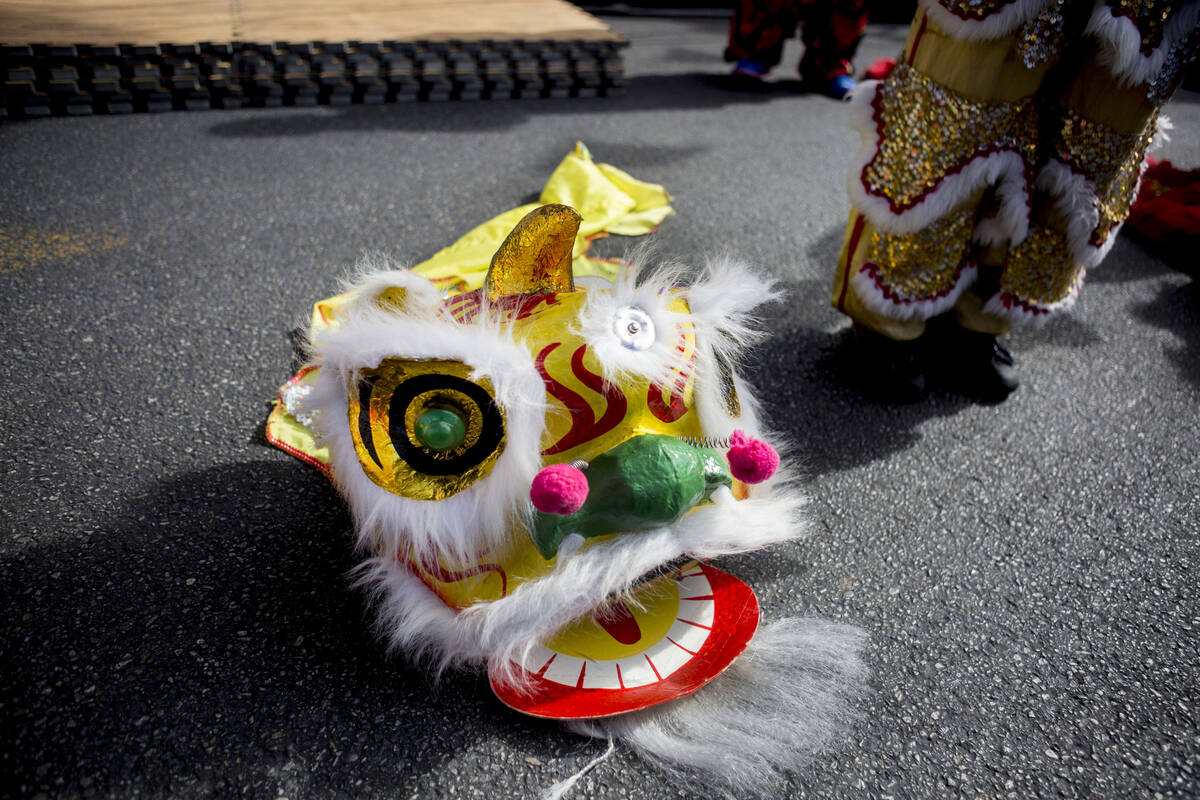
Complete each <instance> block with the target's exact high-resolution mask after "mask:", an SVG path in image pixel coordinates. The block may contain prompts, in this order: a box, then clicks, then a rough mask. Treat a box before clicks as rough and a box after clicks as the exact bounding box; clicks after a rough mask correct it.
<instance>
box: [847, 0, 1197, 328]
mask: <svg viewBox="0 0 1200 800" xmlns="http://www.w3.org/2000/svg"><path fill="white" fill-rule="evenodd" d="M1198 25H1200V2H1196V1H1195V0H1193V2H1179V1H1178V0H1176V2H1163V1H1162V0H1086V2H1080V1H1079V0H940V2H939V1H937V0H921V2H920V7H919V9H918V12H917V16H916V18H915V19H914V20H913V24H912V26H911V28H910V29H909V35H908V40H907V42H906V44H905V48H904V52H903V54H902V56H901V58H900V59H899V60H898V62H897V64H896V66H895V67H894V68H893V70H892V71H891V73H889V75H888V76H887V78H886V79H884V80H883V81H875V82H865V83H864V84H862V86H861V88H860V89H859V91H857V92H856V93H855V95H854V97H853V99H852V101H851V105H852V111H851V113H852V117H853V122H854V125H855V127H856V128H857V129H858V130H859V132H860V133H861V135H862V138H863V147H862V150H861V152H860V155H859V158H858V159H857V161H856V163H855V164H854V165H853V167H852V173H851V177H850V181H849V188H850V199H851V204H852V206H853V208H852V211H851V214H850V219H849V222H848V224H847V227H846V235H845V239H844V242H843V246H842V252H841V255H840V256H839V262H838V270H837V274H836V278H835V281H834V287H833V304H834V306H835V307H837V308H838V309H839V310H841V311H842V312H843V313H846V314H847V315H849V316H850V317H851V318H853V319H854V320H855V321H857V322H859V323H860V324H863V325H865V326H867V327H868V328H871V329H873V330H875V331H877V332H879V333H882V334H884V335H887V336H890V337H891V338H894V339H913V338H916V337H917V336H919V335H920V334H921V333H922V331H923V330H924V321H925V320H926V319H927V318H929V317H932V316H935V315H938V314H941V313H943V312H947V311H950V310H951V309H954V310H955V311H956V312H957V316H958V319H959V322H960V324H962V325H964V326H965V327H968V328H971V329H973V330H978V331H983V332H987V333H995V334H998V333H1003V332H1004V331H1005V330H1007V329H1008V328H1009V326H1010V325H1011V324H1012V323H1014V322H1023V321H1030V320H1038V319H1045V318H1046V317H1048V316H1049V315H1051V314H1052V313H1054V312H1056V311H1059V310H1062V309H1064V308H1066V307H1068V306H1070V305H1071V304H1072V302H1073V301H1074V299H1075V296H1076V294H1077V292H1078V291H1079V287H1080V285H1081V282H1082V280H1083V276H1084V273H1085V272H1086V270H1087V269H1088V268H1089V267H1092V266H1095V265H1096V264H1098V263H1099V262H1100V261H1101V259H1102V258H1103V257H1104V255H1105V253H1106V252H1107V251H1108V249H1109V248H1110V247H1111V246H1112V243H1113V240H1114V239H1115V237H1116V234H1117V231H1118V230H1119V228H1120V224H1121V222H1122V221H1123V220H1124V219H1125V217H1126V216H1127V215H1128V213H1129V207H1130V204H1131V202H1132V201H1133V198H1134V196H1135V194H1136V189H1137V183H1138V178H1139V175H1140V173H1141V169H1142V167H1143V164H1144V159H1145V154H1146V150H1147V148H1148V147H1149V145H1150V142H1151V140H1152V139H1153V137H1154V135H1155V133H1156V131H1157V129H1158V124H1159V114H1158V112H1159V109H1160V108H1161V106H1162V105H1163V104H1164V103H1165V102H1166V101H1167V100H1168V99H1169V98H1170V96H1171V94H1172V93H1173V92H1174V90H1175V88H1176V86H1177V85H1178V83H1179V81H1180V79H1181V77H1182V72H1183V68H1184V67H1185V66H1186V64H1187V63H1188V61H1189V60H1190V58H1192V57H1194V55H1195V53H1196V49H1197V44H1198V43H1200V31H1198Z"/></svg>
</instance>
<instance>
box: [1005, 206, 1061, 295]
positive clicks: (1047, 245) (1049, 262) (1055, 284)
mask: <svg viewBox="0 0 1200 800" xmlns="http://www.w3.org/2000/svg"><path fill="white" fill-rule="evenodd" d="M1079 269H1080V265H1079V264H1078V263H1076V261H1075V259H1074V258H1073V257H1072V256H1071V253H1070V248H1068V247H1067V243H1066V241H1065V234H1064V233H1063V232H1062V231H1059V230H1056V229H1054V228H1051V227H1047V226H1045V225H1041V224H1039V223H1036V222H1035V223H1031V224H1030V226H1029V234H1028V235H1027V236H1026V237H1025V240H1024V241H1022V242H1021V243H1020V244H1019V245H1017V246H1015V247H1013V248H1012V249H1011V250H1009V253H1008V261H1007V262H1005V265H1004V272H1003V273H1002V274H1001V275H1000V289H1001V290H1003V291H1007V292H1009V293H1011V294H1013V295H1015V296H1016V297H1017V298H1018V299H1020V300H1024V301H1026V302H1028V303H1032V304H1034V305H1039V306H1051V305H1053V304H1055V303H1058V302H1061V301H1063V300H1066V299H1067V298H1068V297H1070V296H1071V294H1072V292H1074V291H1075V287H1076V286H1077V285H1078V283H1079V277H1080V276H1079Z"/></svg>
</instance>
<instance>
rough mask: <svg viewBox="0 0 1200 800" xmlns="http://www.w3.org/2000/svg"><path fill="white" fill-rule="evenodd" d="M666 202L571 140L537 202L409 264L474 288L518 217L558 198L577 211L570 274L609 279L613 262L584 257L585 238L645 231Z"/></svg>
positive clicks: (667, 209) (660, 191) (449, 283)
mask: <svg viewBox="0 0 1200 800" xmlns="http://www.w3.org/2000/svg"><path fill="white" fill-rule="evenodd" d="M670 202H671V195H670V194H668V193H667V190H666V189H664V188H663V187H662V186H660V185H659V184H656V183H647V182H645V181H640V180H638V179H637V178H635V177H633V176H632V175H630V174H629V173H627V172H624V171H623V170H620V169H618V168H616V167H614V166H612V165H611V164H597V163H596V162H595V161H593V160H592V154H591V153H590V152H589V151H588V149H587V147H585V146H584V144H583V143H582V142H577V143H576V145H575V149H574V150H573V151H571V152H570V153H568V154H567V156H566V158H564V159H563V160H562V162H561V163H560V164H559V165H558V167H557V168H556V169H555V170H554V172H553V173H552V174H551V175H550V179H549V180H547V181H546V185H545V187H543V188H542V193H541V196H540V197H539V198H538V202H536V203H530V204H528V205H523V206H519V207H517V208H513V209H510V210H508V211H505V212H504V213H503V214H500V215H499V216H496V217H493V218H492V219H490V220H488V221H487V222H485V223H483V224H482V225H480V226H478V227H476V228H474V229H473V230H471V231H470V232H468V233H467V234H466V235H464V236H463V237H462V238H460V239H459V240H458V241H456V242H455V243H454V244H452V245H450V246H449V247H446V248H443V249H442V250H439V251H438V252H437V253H436V254H434V256H433V257H432V258H430V259H429V260H428V261H423V262H421V263H420V264H417V265H416V266H415V267H413V268H412V269H413V272H416V273H417V274H419V275H424V276H425V277H426V278H429V279H430V280H432V281H434V282H435V283H437V284H438V285H440V286H442V287H443V288H446V289H449V290H450V291H452V292H469V291H471V290H473V289H478V288H479V287H480V286H481V285H483V279H484V277H486V275H487V271H488V266H489V265H490V264H491V262H492V255H493V254H494V253H495V252H496V249H497V248H498V247H499V246H500V243H501V242H503V241H504V238H505V237H506V236H508V233H509V231H511V230H512V229H513V228H514V227H515V226H516V224H517V223H518V222H520V220H521V218H522V217H524V216H525V215H526V214H528V213H529V212H530V211H532V210H533V209H535V208H537V207H538V206H541V205H545V204H547V203H562V204H563V205H568V206H571V207H572V208H574V209H575V210H576V211H578V212H579V213H580V214H581V215H582V216H583V223H582V224H581V225H580V226H579V235H578V237H576V240H575V258H574V260H573V261H572V265H571V266H572V269H573V270H574V274H575V277H576V278H581V277H584V276H587V275H599V276H602V277H605V278H609V279H611V278H612V277H613V276H614V275H615V274H616V271H617V265H616V264H615V263H612V262H609V261H604V260H600V259H595V258H589V257H588V255H587V252H588V248H589V246H590V244H591V240H592V239H594V238H597V237H599V236H604V235H607V234H610V233H614V234H618V235H622V236H640V235H642V234H645V233H650V232H651V231H653V230H654V229H655V228H657V227H658V226H659V225H661V224H662V221H663V220H664V219H666V218H667V217H668V216H669V215H670V214H671V213H672V209H671V206H670Z"/></svg>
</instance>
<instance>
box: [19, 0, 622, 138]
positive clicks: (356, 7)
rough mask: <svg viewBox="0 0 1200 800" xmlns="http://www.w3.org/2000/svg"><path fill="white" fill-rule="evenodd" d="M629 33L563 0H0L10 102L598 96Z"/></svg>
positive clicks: (167, 104) (46, 107) (111, 108)
mask: <svg viewBox="0 0 1200 800" xmlns="http://www.w3.org/2000/svg"><path fill="white" fill-rule="evenodd" d="M625 44H626V42H625V41H624V40H623V39H622V38H621V37H620V36H618V35H617V34H615V33H614V32H613V31H612V30H611V29H609V28H608V26H606V25H604V23H602V22H601V21H600V20H598V19H596V18H595V17H593V16H591V15H590V14H587V13H585V12H584V11H582V10H580V9H579V8H577V7H576V6H573V5H571V4H570V3H567V2H565V1H564V0H393V1H392V2H382V1H381V0H349V1H348V2H329V0H325V1H324V2H318V0H194V1H193V2H185V0H134V1H132V2H129V1H127V2H113V1H112V0H109V1H108V2H105V1H104V0H74V1H73V2H61V1H59V2H41V1H39V0H0V81H2V82H0V116H3V115H5V114H7V115H9V116H45V115H50V114H87V113H96V112H101V113H104V112H107V113H123V112H130V111H165V110H171V109H178V110H182V109H200V108H230V107H241V106H246V105H251V106H277V105H314V104H317V103H332V104H342V103H382V102H404V101H410V100H451V99H458V100H476V99H511V98H521V97H588V96H599V95H606V94H613V93H616V92H620V91H621V90H622V89H623V87H624V76H623V70H622V65H621V59H620V55H619V49H620V48H621V47H623V46H624V45H625Z"/></svg>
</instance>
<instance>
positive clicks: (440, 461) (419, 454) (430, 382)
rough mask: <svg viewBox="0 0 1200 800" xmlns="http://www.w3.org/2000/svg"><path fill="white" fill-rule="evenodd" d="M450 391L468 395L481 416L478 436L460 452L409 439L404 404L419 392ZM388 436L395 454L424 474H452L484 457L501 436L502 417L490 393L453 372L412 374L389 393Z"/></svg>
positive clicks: (409, 403)
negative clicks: (441, 450)
mask: <svg viewBox="0 0 1200 800" xmlns="http://www.w3.org/2000/svg"><path fill="white" fill-rule="evenodd" d="M439 390H441V391H447V390H449V391H453V392H458V393H460V394H463V395H465V396H466V397H468V398H469V399H470V400H471V401H472V402H473V403H475V405H476V407H477V408H478V409H479V413H480V414H481V415H482V417H483V425H482V427H481V429H480V431H479V438H478V439H476V440H475V442H474V443H472V444H471V445H470V446H468V447H467V448H466V449H465V450H463V451H462V452H460V453H457V454H452V455H447V454H446V453H443V452H439V451H437V450H433V449H431V448H426V447H424V446H422V445H421V444H420V443H419V442H414V441H412V440H411V439H410V438H409V436H408V431H407V430H406V426H405V417H406V415H407V414H408V407H409V406H410V405H411V404H412V403H413V401H414V400H416V399H417V398H418V397H420V396H421V395H423V394H426V393H428V392H435V391H439ZM388 436H390V437H391V440H392V446H393V447H395V448H396V454H397V455H398V456H400V458H402V459H404V461H405V462H407V463H408V465H409V466H410V467H412V468H413V469H415V470H416V471H418V472H423V473H425V474H426V475H454V474H457V473H460V472H463V471H465V470H467V469H470V468H471V467H473V466H475V465H476V464H479V463H480V462H482V461H483V460H484V459H485V458H487V457H488V456H489V455H490V454H491V453H492V452H493V451H495V449H496V447H497V446H498V445H499V444H500V441H501V439H503V438H504V418H503V416H501V414H500V410H499V409H498V408H496V403H495V401H494V400H492V397H491V395H489V394H488V393H487V392H486V391H484V390H483V389H482V388H480V387H479V386H478V385H477V384H474V383H471V382H470V381H468V380H465V379H463V378H458V377H455V376H453V375H433V374H430V375H416V376H414V377H412V378H409V379H408V380H406V381H403V382H402V383H400V384H399V385H398V386H397V387H396V388H395V390H393V392H392V401H391V403H390V405H389V408H388Z"/></svg>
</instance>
